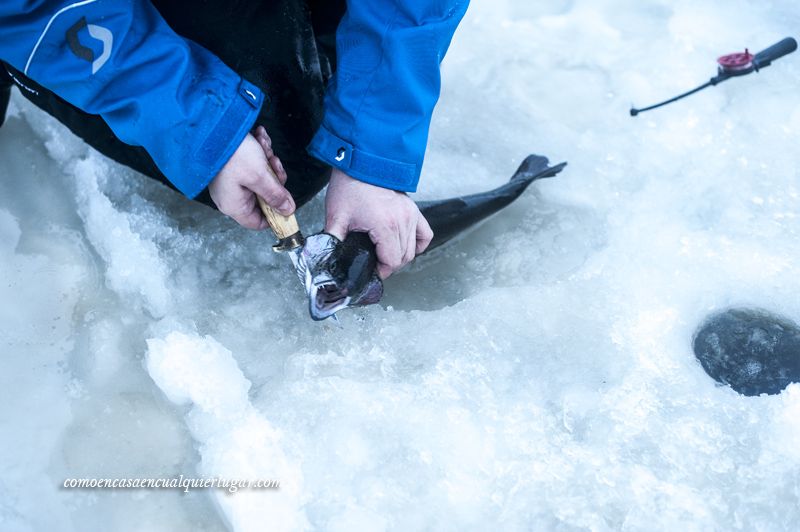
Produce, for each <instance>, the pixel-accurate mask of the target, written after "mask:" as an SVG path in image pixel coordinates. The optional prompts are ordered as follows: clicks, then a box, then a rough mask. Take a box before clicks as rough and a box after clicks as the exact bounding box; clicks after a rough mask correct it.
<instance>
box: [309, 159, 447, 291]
mask: <svg viewBox="0 0 800 532" xmlns="http://www.w3.org/2000/svg"><path fill="white" fill-rule="evenodd" d="M325 212H326V223H325V231H326V232H328V233H330V234H332V235H334V236H335V237H337V238H339V239H344V238H345V236H347V233H349V232H351V231H363V232H365V233H368V234H369V236H370V239H372V242H373V243H374V244H375V251H376V252H377V254H378V275H380V276H381V278H383V279H385V278H387V277H389V276H390V275H391V274H392V273H394V272H395V271H397V270H399V269H400V268H402V267H403V266H405V265H406V264H408V263H409V262H411V261H412V260H414V257H416V256H417V255H419V254H420V253H422V252H423V251H425V248H427V247H428V244H430V243H431V239H432V238H433V231H432V230H431V226H430V225H428V221H427V220H426V219H425V217H424V216H422V213H421V212H419V209H418V208H417V205H416V204H415V203H414V202H413V201H411V198H409V197H408V196H406V195H405V194H404V193H402V192H397V191H394V190H389V189H386V188H381V187H376V186H375V185H370V184H369V183H364V182H363V181H358V180H356V179H353V178H352V177H350V176H348V175H347V174H345V173H344V172H342V171H340V170H337V169H336V168H334V169H333V172H332V174H331V182H330V184H329V185H328V193H327V196H326V197H325Z"/></svg>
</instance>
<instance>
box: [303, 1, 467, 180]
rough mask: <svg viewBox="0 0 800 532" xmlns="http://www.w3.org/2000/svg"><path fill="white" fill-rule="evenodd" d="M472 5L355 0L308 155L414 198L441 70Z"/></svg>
mask: <svg viewBox="0 0 800 532" xmlns="http://www.w3.org/2000/svg"><path fill="white" fill-rule="evenodd" d="M468 3H469V2H468V0H405V1H404V0H348V2H347V11H346V13H345V15H344V17H343V18H342V21H341V23H340V24H339V28H338V30H337V32H336V55H337V59H336V62H337V66H336V74H335V76H334V78H333V79H332V81H331V83H330V85H329V87H328V91H327V93H326V96H325V115H324V118H323V121H322V126H321V127H320V129H319V130H318V131H317V133H316V135H315V136H314V138H313V139H312V141H311V144H310V145H309V147H308V151H309V152H310V153H311V154H312V155H313V156H315V157H317V158H318V159H320V160H322V161H324V162H326V163H328V164H330V165H332V166H334V167H336V168H339V169H341V170H342V171H344V172H345V173H347V174H348V175H350V176H352V177H354V178H356V179H359V180H361V181H365V182H367V183H372V184H374V185H378V186H381V187H384V188H390V189H394V190H399V191H406V192H413V191H415V190H416V187H417V182H418V181H419V174H420V171H421V169H422V161H423V157H424V154H425V147H426V144H427V141H428V128H429V126H430V121H431V115H432V113H433V107H434V105H435V104H436V101H437V100H438V98H439V87H440V74H439V64H440V63H441V61H442V58H443V57H444V55H445V52H446V51H447V48H448V46H449V45H450V40H451V39H452V36H453V33H454V32H455V30H456V27H457V26H458V23H459V22H460V21H461V18H462V17H463V16H464V13H465V12H466V10H467V5H468Z"/></svg>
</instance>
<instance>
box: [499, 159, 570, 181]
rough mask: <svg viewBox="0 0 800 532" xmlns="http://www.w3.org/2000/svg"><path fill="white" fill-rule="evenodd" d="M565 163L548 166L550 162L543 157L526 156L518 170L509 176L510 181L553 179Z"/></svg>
mask: <svg viewBox="0 0 800 532" xmlns="http://www.w3.org/2000/svg"><path fill="white" fill-rule="evenodd" d="M565 166H567V163H560V164H557V165H555V166H550V160H549V159H548V158H547V157H544V156H543V155H536V154H531V155H528V156H527V157H526V158H525V160H524V161H522V164H520V165H519V168H518V169H517V171H516V172H515V173H514V175H513V176H511V181H517V180H523V179H524V180H530V181H535V180H537V179H544V178H545V177H553V176H555V175H557V174H558V173H559V172H561V170H563V169H564V167H565Z"/></svg>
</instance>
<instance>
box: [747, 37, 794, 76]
mask: <svg viewBox="0 0 800 532" xmlns="http://www.w3.org/2000/svg"><path fill="white" fill-rule="evenodd" d="M795 50H797V41H795V40H794V39H792V38H791V37H786V38H785V39H783V40H782V41H781V42H779V43H776V44H773V45H772V46H770V47H769V48H767V49H766V50H762V51H760V52H758V53H757V54H756V56H755V58H754V59H753V65H754V66H755V67H756V70H758V69H759V68H764V67H767V66H769V65H770V64H771V63H772V62H773V61H775V60H776V59H780V58H781V57H783V56H784V55H787V54H790V53H792V52H794V51H795Z"/></svg>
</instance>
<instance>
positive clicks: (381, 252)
mask: <svg viewBox="0 0 800 532" xmlns="http://www.w3.org/2000/svg"><path fill="white" fill-rule="evenodd" d="M369 236H370V239H372V242H373V243H374V244H375V253H376V254H377V255H378V276H379V277H380V278H381V279H386V278H387V277H389V276H390V275H392V273H394V272H395V271H397V270H398V269H399V268H400V267H401V266H402V265H403V251H402V245H401V241H400V234H399V232H397V231H389V230H387V231H385V232H380V233H379V232H373V231H370V233H369Z"/></svg>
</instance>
